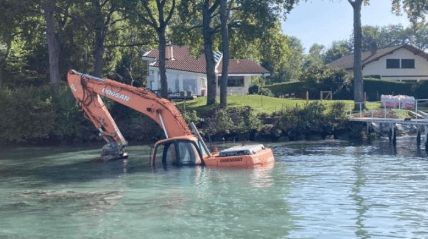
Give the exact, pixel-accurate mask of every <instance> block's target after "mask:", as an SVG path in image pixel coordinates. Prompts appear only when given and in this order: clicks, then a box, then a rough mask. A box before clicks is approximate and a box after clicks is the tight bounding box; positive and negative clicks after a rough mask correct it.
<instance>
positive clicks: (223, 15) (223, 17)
mask: <svg viewBox="0 0 428 239" xmlns="http://www.w3.org/2000/svg"><path fill="white" fill-rule="evenodd" d="M228 15H229V14H228V10H227V0H221V3H220V21H221V38H222V39H221V40H222V48H223V65H222V71H221V79H220V107H221V108H226V107H227V78H228V67H229V29H228V27H227V19H228Z"/></svg>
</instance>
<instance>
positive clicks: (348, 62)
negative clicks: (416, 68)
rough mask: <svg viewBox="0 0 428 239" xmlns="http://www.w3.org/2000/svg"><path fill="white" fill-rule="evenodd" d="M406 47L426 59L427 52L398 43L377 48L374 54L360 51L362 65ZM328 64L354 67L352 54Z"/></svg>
mask: <svg viewBox="0 0 428 239" xmlns="http://www.w3.org/2000/svg"><path fill="white" fill-rule="evenodd" d="M401 48H404V49H407V50H409V51H411V52H413V53H414V54H415V55H420V56H421V57H424V58H425V59H427V60H428V54H426V53H425V52H423V51H421V50H419V49H417V48H416V47H413V46H410V45H400V46H394V47H388V48H383V49H379V50H377V51H376V53H375V54H373V53H372V52H371V51H367V52H362V53H361V59H362V66H363V67H364V66H365V65H367V64H369V63H370V62H373V61H377V60H379V59H380V58H381V57H383V56H386V55H388V54H392V53H394V51H396V50H398V49H401ZM329 65H332V66H337V67H342V68H344V69H352V68H353V67H354V54H350V55H346V56H343V57H342V58H339V59H337V60H335V61H333V62H331V63H330V64H329Z"/></svg>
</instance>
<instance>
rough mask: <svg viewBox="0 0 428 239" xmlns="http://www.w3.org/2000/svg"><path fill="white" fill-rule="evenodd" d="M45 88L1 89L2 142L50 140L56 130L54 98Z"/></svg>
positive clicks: (0, 130) (0, 139)
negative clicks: (44, 92)
mask: <svg viewBox="0 0 428 239" xmlns="http://www.w3.org/2000/svg"><path fill="white" fill-rule="evenodd" d="M45 90H46V89H44V88H34V87H25V88H20V89H16V90H9V89H4V90H2V91H1V92H0V112H1V114H0V141H3V142H12V143H31V142H33V141H34V140H41V139H46V138H48V137H49V134H50V133H51V132H52V131H53V130H54V129H55V126H56V125H55V123H56V114H55V105H54V102H53V98H52V97H51V96H49V97H42V95H44V94H42V93H43V91H45Z"/></svg>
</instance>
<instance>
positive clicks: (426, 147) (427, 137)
mask: <svg viewBox="0 0 428 239" xmlns="http://www.w3.org/2000/svg"><path fill="white" fill-rule="evenodd" d="M424 129H425V135H426V137H425V150H426V151H427V152H428V131H427V126H426V125H424Z"/></svg>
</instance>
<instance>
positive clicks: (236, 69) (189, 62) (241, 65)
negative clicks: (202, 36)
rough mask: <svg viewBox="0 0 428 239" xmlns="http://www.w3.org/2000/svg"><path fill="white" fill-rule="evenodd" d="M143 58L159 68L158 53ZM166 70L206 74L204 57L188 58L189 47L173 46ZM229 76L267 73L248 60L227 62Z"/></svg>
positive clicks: (219, 68) (267, 72)
mask: <svg viewBox="0 0 428 239" xmlns="http://www.w3.org/2000/svg"><path fill="white" fill-rule="evenodd" d="M145 57H149V58H153V59H154V60H155V62H154V64H153V66H155V67H159V61H157V59H158V58H159V51H158V50H151V51H149V52H147V53H146V54H145ZM166 68H167V69H173V70H180V71H189V72H196V73H202V74H206V64H205V55H201V56H199V58H193V57H191V56H190V47H188V46H173V60H171V59H169V60H167V61H166ZM221 69H222V62H220V63H219V64H218V67H217V72H218V73H221ZM228 73H229V74H269V71H268V70H266V69H265V68H263V67H262V66H260V65H259V64H257V63H255V62H254V61H250V60H229V67H228Z"/></svg>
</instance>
